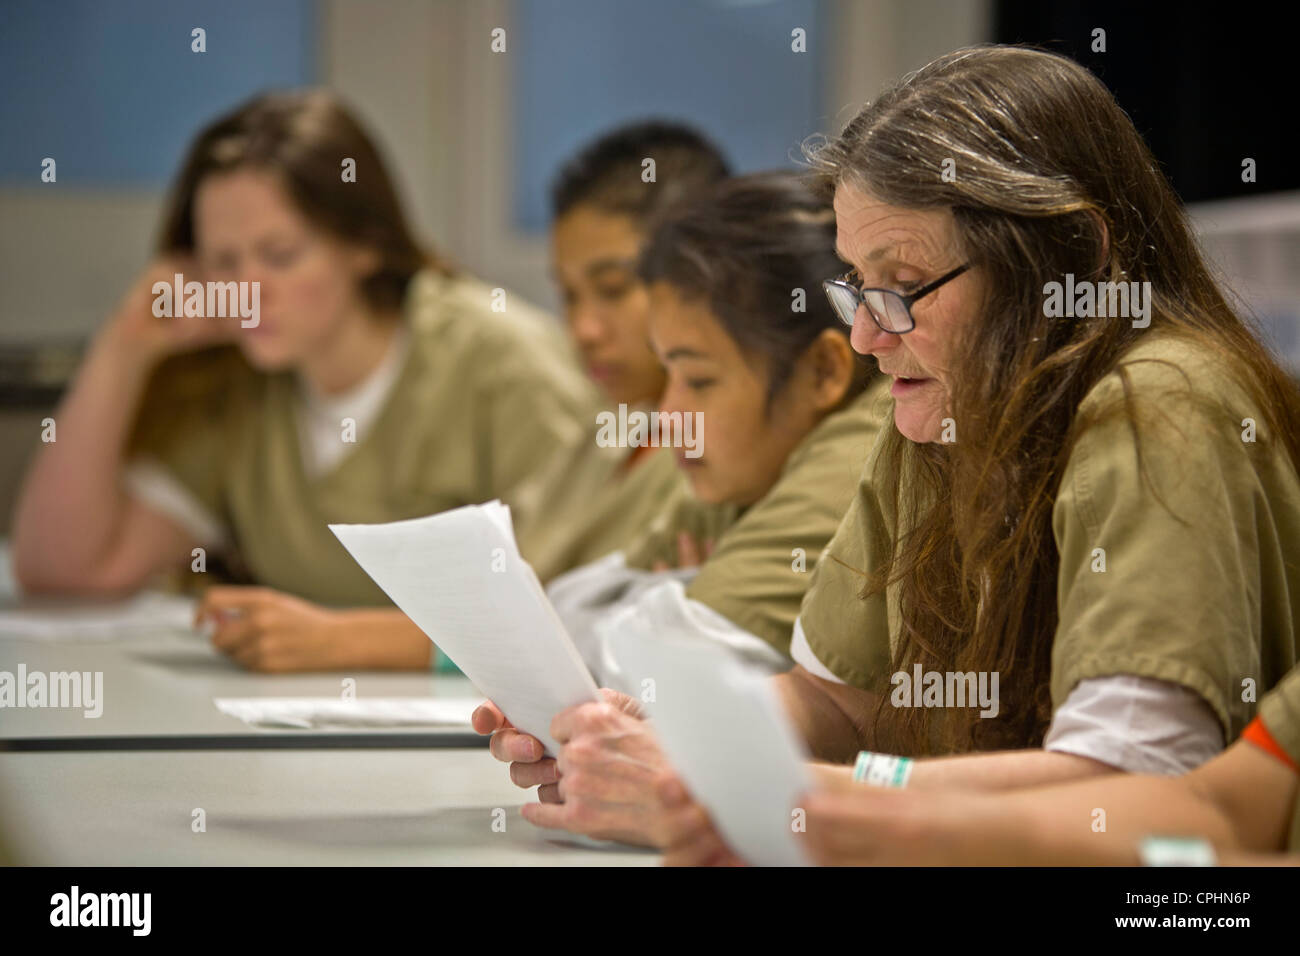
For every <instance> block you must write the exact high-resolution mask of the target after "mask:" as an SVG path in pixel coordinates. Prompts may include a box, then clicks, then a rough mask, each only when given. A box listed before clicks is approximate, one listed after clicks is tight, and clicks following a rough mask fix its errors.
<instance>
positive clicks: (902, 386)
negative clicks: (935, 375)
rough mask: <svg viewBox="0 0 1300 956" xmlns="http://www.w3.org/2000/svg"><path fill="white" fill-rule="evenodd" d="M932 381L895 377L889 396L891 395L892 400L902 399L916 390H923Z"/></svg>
mask: <svg viewBox="0 0 1300 956" xmlns="http://www.w3.org/2000/svg"><path fill="white" fill-rule="evenodd" d="M933 381H934V379H932V378H904V377H903V376H901V375H896V376H895V377H894V384H893V385H892V386H891V387H890V389H889V394H890V395H893V396H894V398H903V397H904V396H906V395H909V394H911V393H912V392H914V391H916V390H917V389H918V388H924V387H925V386H926V385H928V384H930V383H931V382H933Z"/></svg>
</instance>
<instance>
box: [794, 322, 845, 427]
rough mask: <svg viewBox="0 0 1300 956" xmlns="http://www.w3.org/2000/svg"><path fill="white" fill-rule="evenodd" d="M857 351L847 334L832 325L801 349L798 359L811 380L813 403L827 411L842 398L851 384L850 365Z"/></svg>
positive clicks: (814, 405) (841, 400) (815, 406)
mask: <svg viewBox="0 0 1300 956" xmlns="http://www.w3.org/2000/svg"><path fill="white" fill-rule="evenodd" d="M856 361H857V353H856V352H854V351H853V346H851V345H849V339H848V336H846V335H844V334H843V333H841V332H837V331H836V330H834V329H823V330H822V331H821V333H820V334H819V335H818V336H817V338H815V339H813V342H812V344H811V345H810V346H808V348H807V349H806V350H805V351H804V354H803V357H802V358H801V359H800V363H801V364H803V365H804V366H805V374H806V376H807V380H808V381H810V382H811V383H812V400H813V407H814V408H816V409H817V411H819V412H823V413H825V412H829V411H832V410H833V409H835V408H837V407H838V406H839V405H840V403H841V402H843V401H844V396H845V395H847V394H848V391H849V388H850V386H851V385H852V384H853V366H854V363H855V362H856Z"/></svg>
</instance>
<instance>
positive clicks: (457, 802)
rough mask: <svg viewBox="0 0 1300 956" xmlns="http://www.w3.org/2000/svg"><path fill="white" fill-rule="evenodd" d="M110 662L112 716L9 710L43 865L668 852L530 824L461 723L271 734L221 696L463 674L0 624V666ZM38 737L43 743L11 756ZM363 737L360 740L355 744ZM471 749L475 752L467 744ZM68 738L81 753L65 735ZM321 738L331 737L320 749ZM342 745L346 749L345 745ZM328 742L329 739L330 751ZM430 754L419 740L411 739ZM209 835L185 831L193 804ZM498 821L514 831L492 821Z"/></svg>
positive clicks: (423, 681)
mask: <svg viewBox="0 0 1300 956" xmlns="http://www.w3.org/2000/svg"><path fill="white" fill-rule="evenodd" d="M19 663H23V664H25V665H26V668H27V670H28V672H29V673H31V672H35V671H42V672H45V673H50V672H57V671H71V670H79V671H91V672H94V671H101V672H102V673H103V675H104V678H103V679H104V683H103V696H104V706H103V714H102V716H100V717H99V718H93V719H92V718H88V717H86V716H84V714H83V713H82V712H81V711H80V710H56V709H50V708H41V709H30V708H16V709H11V708H4V709H0V845H3V846H4V847H5V849H6V850H7V851H8V852H9V853H11V854H14V855H15V856H16V858H17V860H18V861H19V862H22V863H34V864H48V865H94V866H100V865H148V864H159V865H168V864H182V865H213V864H217V865H238V864H250V865H285V864H291V865H298V864H308V865H387V864H410V865H428V864H483V865H489V864H496V865H524V866H528V865H552V864H554V865H648V864H655V863H657V862H658V860H659V856H658V854H655V853H651V852H648V851H643V850H638V849H636V848H631V847H624V846H617V845H609V844H598V843H596V842H595V841H587V840H581V839H578V838H570V837H567V836H565V835H564V834H556V833H552V832H550V831H544V830H540V829H537V828H536V827H533V826H532V825H531V824H529V823H527V822H526V821H524V820H523V818H522V817H520V816H519V809H518V808H519V806H520V805H522V804H523V803H526V802H530V801H532V800H535V799H536V796H535V794H534V792H532V791H524V790H520V789H519V788H517V787H515V786H514V785H513V784H512V783H511V782H510V778H509V774H508V771H507V769H506V767H505V766H504V765H503V764H501V763H498V762H497V761H496V760H494V759H493V758H492V756H491V755H490V754H489V753H488V752H487V750H486V740H485V738H481V737H477V736H476V735H473V734H472V733H471V732H466V731H465V730H464V729H454V730H451V729H448V730H444V729H440V728H437V729H434V728H425V729H419V730H391V731H385V732H384V734H382V735H379V736H381V737H382V738H383V739H382V740H376V739H375V736H374V735H362V736H348V732H342V731H307V730H302V731H298V730H293V731H283V732H275V733H269V732H267V731H264V730H259V729H256V728H253V727H250V726H248V725H246V724H244V723H243V722H242V721H240V720H237V719H235V718H233V717H229V716H227V715H225V714H222V713H221V712H220V711H218V710H217V709H216V707H215V706H214V704H213V702H212V701H213V698H214V697H254V696H266V697H294V696H303V697H335V696H338V695H339V694H340V693H341V689H342V681H343V679H344V678H345V677H351V678H353V679H355V680H356V694H357V696H358V697H359V698H361V697H366V696H371V697H401V696H427V695H429V694H434V695H441V696H447V697H469V696H474V688H473V686H472V685H471V684H470V683H469V681H468V680H466V679H465V678H463V677H435V676H433V675H431V674H422V673H377V672H358V673H354V674H353V673H337V674H301V675H287V676H268V675H258V674H250V673H248V672H246V671H244V670H242V669H241V668H239V667H238V666H236V665H235V664H233V663H231V662H230V661H229V660H227V659H226V658H224V657H223V656H222V655H220V654H218V653H217V652H215V651H214V650H213V649H212V648H211V647H210V646H209V645H208V644H207V643H206V641H204V640H203V639H201V638H199V637H196V636H193V635H190V634H183V633H175V634H155V635H153V636H147V637H138V638H129V639H124V640H114V641H109V642H100V643H86V642H81V643H65V642H58V641H56V642H45V641H33V640H25V639H18V638H15V637H13V636H5V635H3V634H0V670H4V671H10V672H11V673H16V672H17V665H18V664H19ZM33 742H36V743H38V744H40V745H41V746H40V747H39V748H37V749H17V750H16V749H14V748H15V746H16V745H23V744H31V743H33ZM358 742H363V743H365V744H366V746H365V747H364V748H360V747H357V746H356V744H357V743H358ZM466 743H469V744H472V745H473V748H472V749H469V748H466V747H464V746H463V745H464V744H466ZM66 744H70V745H71V749H67V748H66V747H64V746H61V745H66ZM325 745H329V746H328V747H325ZM340 745H342V746H340ZM323 747H324V748H325V749H321V748H323ZM415 748H420V749H415ZM196 809H202V810H203V811H204V814H205V824H206V831H205V832H202V833H196V832H194V831H193V830H192V829H191V827H192V824H193V820H194V811H195V810H196ZM502 819H504V822H505V829H504V832H498V831H499V830H500V823H499V822H498V823H497V827H496V829H494V828H493V823H494V821H500V820H502Z"/></svg>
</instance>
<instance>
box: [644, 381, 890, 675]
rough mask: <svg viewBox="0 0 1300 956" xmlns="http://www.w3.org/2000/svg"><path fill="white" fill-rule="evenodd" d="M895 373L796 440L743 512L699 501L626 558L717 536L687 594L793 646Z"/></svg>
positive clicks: (648, 562)
mask: <svg viewBox="0 0 1300 956" xmlns="http://www.w3.org/2000/svg"><path fill="white" fill-rule="evenodd" d="M887 389H888V381H887V380H885V379H877V380H875V381H874V382H873V383H872V384H871V386H869V387H868V388H867V390H866V391H864V392H863V393H862V394H861V395H859V396H857V397H856V398H855V399H854V400H853V401H852V402H850V403H849V404H848V405H846V406H845V407H844V408H842V409H840V410H839V411H836V412H834V413H832V414H830V415H828V416H826V418H824V419H823V420H822V421H821V422H819V423H818V425H817V427H816V428H814V429H813V430H812V431H811V432H809V433H808V435H807V436H805V438H804V439H803V441H802V442H800V443H799V445H798V446H796V447H795V450H794V451H793V452H792V453H791V454H790V457H789V459H787V461H786V463H785V467H784V468H783V469H782V471H781V475H780V477H779V478H778V479H777V482H776V484H775V485H773V486H772V489H771V490H770V491H769V492H768V493H767V494H766V495H764V496H763V498H762V499H760V500H759V501H757V502H756V503H754V504H753V505H751V506H750V507H749V508H747V509H746V510H745V512H744V513H743V514H741V515H740V516H739V517H735V515H734V512H732V513H728V512H727V511H726V510H725V509H722V510H719V509H712V510H709V509H702V508H701V507H700V506H699V505H697V504H695V503H693V502H687V503H684V504H683V505H681V506H679V507H678V508H677V509H676V510H675V512H674V513H672V514H671V515H666V516H665V517H664V520H662V521H660V522H659V523H658V524H657V526H656V527H655V528H654V529H653V530H652V532H651V533H650V534H649V535H647V537H646V539H645V540H644V541H642V542H641V543H640V544H639V545H638V546H637V547H635V548H633V550H632V551H631V553H630V554H629V555H628V561H627V563H628V565H629V566H630V567H636V568H651V567H653V566H654V564H655V563H656V562H659V561H662V562H665V563H666V564H668V565H669V566H672V567H675V566H676V565H677V535H678V532H679V531H681V530H686V531H688V532H689V533H690V534H691V536H692V538H693V539H694V540H695V541H697V542H700V543H702V542H705V541H713V542H714V550H713V553H712V555H710V556H709V557H708V559H707V560H705V561H704V563H703V564H702V565H701V566H700V571H699V574H698V575H697V576H696V577H695V578H694V579H693V580H692V581H691V583H690V584H689V585H688V586H687V588H686V596H687V597H688V598H691V599H693V600H696V601H699V602H700V603H701V604H705V605H708V606H709V607H711V608H713V610H715V611H717V612H718V613H719V614H721V615H723V616H724V617H726V618H728V619H729V620H731V621H732V622H733V623H734V624H736V625H738V626H739V627H742V628H744V629H745V630H747V631H749V632H750V633H751V634H754V635H755V636H757V637H760V638H762V639H763V640H765V641H767V642H768V643H769V644H771V645H772V646H773V647H775V648H776V649H777V650H779V651H780V652H781V653H783V654H786V655H787V656H788V655H789V653H790V636H791V632H792V630H793V628H794V621H795V618H796V617H797V616H798V613H799V606H800V602H801V600H802V599H803V595H804V591H805V590H807V588H808V583H809V581H810V579H811V576H812V572H813V569H814V567H815V565H816V563H817V558H818V556H819V555H820V554H821V553H822V550H823V548H824V547H825V546H826V543H827V542H828V541H829V540H830V538H831V535H832V534H834V533H835V529H836V527H837V526H838V525H839V523H840V519H841V518H842V517H843V515H844V512H845V510H846V509H847V508H848V506H849V502H850V500H851V499H852V497H853V492H854V489H855V488H856V487H857V484H858V477H859V475H860V474H861V470H862V461H863V459H864V458H865V456H866V454H867V451H868V449H870V448H871V446H872V444H873V442H874V441H875V438H876V434H877V432H878V431H879V430H880V429H881V427H882V426H883V425H884V424H886V423H887V422H889V421H890V420H891V419H890V417H889V416H890V415H891V412H892V405H891V404H890V402H889V396H888V391H887Z"/></svg>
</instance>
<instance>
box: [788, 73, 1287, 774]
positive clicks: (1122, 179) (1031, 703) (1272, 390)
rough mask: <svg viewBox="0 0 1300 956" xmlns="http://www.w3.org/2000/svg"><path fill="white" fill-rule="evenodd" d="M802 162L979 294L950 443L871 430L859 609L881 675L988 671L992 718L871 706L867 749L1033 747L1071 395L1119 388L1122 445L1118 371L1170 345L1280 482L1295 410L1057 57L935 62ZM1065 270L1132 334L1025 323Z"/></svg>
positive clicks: (1113, 116)
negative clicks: (1207, 380) (889, 521)
mask: <svg viewBox="0 0 1300 956" xmlns="http://www.w3.org/2000/svg"><path fill="white" fill-rule="evenodd" d="M808 152H809V157H810V159H811V161H812V162H813V164H814V166H815V167H816V168H818V169H819V170H820V171H821V172H822V173H823V174H824V175H826V177H827V178H828V179H829V181H830V182H831V183H832V184H833V185H836V186H838V185H840V184H849V185H852V186H854V187H856V188H858V189H861V190H864V191H865V192H867V193H869V194H870V195H872V196H873V197H875V198H878V199H880V200H882V201H884V202H886V203H889V204H892V205H896V206H900V207H905V208H911V209H937V208H947V209H950V210H951V211H952V214H953V217H954V221H955V227H956V234H957V240H958V242H959V243H960V245H961V246H962V249H963V253H964V255H965V256H966V257H967V259H969V261H970V262H971V263H972V265H973V266H974V267H975V268H976V269H978V270H980V271H981V272H982V276H983V278H984V281H985V288H986V290H987V291H986V294H985V298H984V301H983V302H982V303H981V305H980V315H979V317H978V319H977V321H975V322H973V323H971V324H970V332H969V334H965V335H962V336H960V337H959V340H958V341H957V342H955V343H954V348H955V352H954V356H953V358H952V360H951V361H950V363H949V365H950V367H951V368H954V369H963V368H965V369H978V370H979V374H978V375H965V376H962V375H960V374H958V375H956V376H954V379H955V380H954V381H953V382H952V383H951V385H950V387H951V395H950V398H951V414H952V416H953V418H954V419H955V421H956V422H957V423H959V427H960V429H961V434H960V435H959V436H958V440H957V442H955V443H953V444H944V445H938V444H927V445H918V444H914V443H912V442H909V441H907V440H906V439H904V438H902V436H901V435H899V434H898V432H897V431H896V430H895V429H891V430H890V434H889V436H888V439H887V441H888V446H887V447H886V448H885V449H884V457H883V459H882V464H883V467H882V469H881V471H879V472H878V473H877V478H878V479H879V480H880V481H881V482H882V489H883V490H882V494H884V495H886V496H888V498H889V499H892V500H893V502H894V504H895V506H896V508H897V511H896V514H898V516H899V521H900V528H905V529H907V530H906V532H905V533H903V534H902V535H901V536H900V537H897V538H896V539H895V541H894V544H893V552H892V557H891V560H890V562H889V565H888V567H886V568H884V569H883V570H882V573H880V574H878V575H876V576H875V578H874V580H872V581H871V582H870V583H869V584H868V588H867V593H878V592H879V591H881V590H883V589H885V588H886V587H887V586H896V587H897V589H898V591H897V593H898V599H899V610H900V613H901V631H900V633H899V634H898V635H897V639H896V640H895V641H894V642H893V643H894V651H893V661H892V664H893V666H894V668H895V670H904V671H909V672H910V671H911V669H912V668H913V667H914V666H915V665H916V664H918V663H919V664H921V665H922V669H923V670H927V671H928V670H938V671H941V672H942V671H961V672H965V671H976V672H980V671H986V672H996V673H998V674H999V680H1000V690H1001V694H1000V697H1001V701H1000V705H1001V713H1000V716H999V717H998V718H996V719H989V720H981V719H979V718H978V717H976V716H975V711H974V710H973V709H963V708H935V709H930V708H910V707H909V708H891V707H888V706H887V697H888V695H887V694H885V695H882V698H881V702H880V706H879V707H878V708H877V714H876V717H877V721H876V726H877V727H878V728H879V733H878V736H879V737H880V738H881V739H882V740H883V741H885V742H886V744H887V745H888V746H889V747H891V748H893V749H895V750H897V751H898V752H902V753H922V754H923V753H933V752H950V751H962V750H967V749H991V748H994V747H1005V746H1010V747H1026V746H1036V745H1038V744H1039V743H1040V742H1041V740H1042V737H1043V734H1044V732H1045V730H1046V727H1047V724H1048V722H1049V719H1050V714H1051V703H1050V697H1049V693H1048V690H1049V679H1050V672H1051V647H1052V638H1053V635H1054V633H1055V630H1056V626H1057V623H1058V609H1057V605H1056V594H1057V591H1056V584H1057V573H1058V570H1059V556H1058V554H1057V551H1056V546H1055V541H1054V538H1053V535H1052V508H1053V504H1054V501H1055V499H1056V495H1057V492H1058V490H1059V485H1060V481H1061V477H1062V474H1063V472H1064V470H1065V467H1066V463H1067V462H1068V460H1069V457H1070V454H1071V451H1072V448H1073V444H1074V441H1075V440H1076V438H1077V436H1078V434H1079V433H1080V432H1081V431H1082V430H1083V429H1084V427H1086V426H1087V425H1088V424H1090V422H1084V421H1083V420H1082V419H1081V417H1080V416H1079V414H1078V409H1079V405H1080V403H1081V402H1082V400H1083V399H1084V397H1085V395H1087V393H1088V392H1089V390H1090V389H1092V388H1093V386H1094V385H1096V384H1097V383H1098V382H1099V381H1101V379H1102V378H1103V377H1105V376H1106V375H1108V374H1110V373H1113V372H1118V374H1119V376H1120V381H1121V384H1122V385H1123V391H1124V393H1125V399H1126V400H1125V402H1124V403H1123V408H1122V409H1120V412H1121V413H1122V414H1124V415H1125V417H1127V419H1128V420H1129V424H1130V427H1131V429H1132V434H1133V437H1134V439H1135V440H1137V439H1138V438H1139V425H1140V424H1141V423H1140V421H1139V419H1140V418H1145V416H1140V415H1139V414H1138V413H1137V412H1138V405H1137V403H1136V402H1135V401H1134V395H1133V394H1131V392H1130V381H1129V379H1128V377H1127V372H1126V369H1125V367H1124V363H1123V362H1122V361H1121V359H1122V357H1123V356H1124V354H1125V352H1127V351H1128V350H1129V349H1130V348H1131V347H1132V346H1134V345H1135V344H1136V343H1137V342H1138V341H1139V339H1140V337H1141V335H1142V334H1143V333H1144V332H1155V331H1162V332H1165V333H1171V334H1173V335H1176V336H1179V337H1181V338H1184V339H1187V340H1191V341H1192V342H1194V343H1196V344H1197V346H1198V347H1199V348H1201V349H1203V350H1204V351H1205V352H1206V353H1207V354H1210V355H1213V356H1215V358H1216V360H1217V361H1218V362H1220V363H1221V366H1222V367H1223V368H1225V369H1227V370H1228V371H1229V373H1230V374H1231V375H1232V376H1233V378H1234V380H1235V381H1237V382H1239V383H1241V384H1242V385H1244V387H1245V388H1246V389H1247V392H1248V394H1249V395H1250V397H1251V398H1252V399H1253V400H1254V401H1255V402H1256V403H1257V408H1258V409H1259V410H1260V414H1261V416H1262V418H1263V420H1264V421H1265V422H1267V425H1261V430H1260V433H1261V436H1262V435H1263V433H1264V432H1265V431H1268V432H1269V433H1270V436H1271V438H1273V439H1277V440H1280V442H1281V444H1282V447H1283V448H1284V449H1285V451H1286V453H1288V454H1289V456H1290V459H1291V461H1292V463H1293V464H1300V397H1298V396H1297V392H1296V388H1295V385H1294V383H1293V382H1292V381H1291V380H1290V379H1289V378H1288V376H1287V375H1286V373H1285V372H1284V371H1283V370H1282V369H1281V368H1280V367H1279V366H1278V364H1277V363H1276V362H1275V361H1274V359H1273V358H1272V357H1271V356H1270V355H1269V353H1268V352H1267V350H1266V349H1265V348H1264V347H1263V346H1262V345H1261V344H1260V342H1259V341H1258V339H1257V338H1256V337H1255V335H1254V334H1252V331H1251V329H1250V328H1249V327H1248V325H1247V322H1246V320H1245V318H1244V317H1243V316H1242V315H1241V314H1239V313H1238V312H1237V310H1236V309H1234V307H1233V306H1232V305H1231V304H1230V303H1229V301H1228V299H1227V298H1226V297H1225V295H1224V293H1223V291H1222V290H1221V289H1220V287H1219V286H1218V285H1217V284H1216V281H1215V279H1214V278H1213V277H1212V275H1211V273H1210V271H1209V269H1208V268H1207V266H1206V263H1205V261H1204V258H1203V256H1202V254H1201V252H1200V250H1199V249H1198V246H1197V243H1196V240H1195V238H1194V236H1193V233H1192V230H1191V228H1190V227H1189V224H1188V221H1187V217H1186V215H1185V213H1184V211H1183V209H1182V208H1181V207H1180V205H1179V202H1178V199H1177V197H1176V195H1175V193H1174V191H1173V189H1172V187H1171V186H1170V184H1169V182H1168V181H1167V179H1166V178H1165V176H1164V175H1163V174H1162V173H1161V171H1160V170H1159V167H1158V166H1157V164H1156V162H1155V160H1154V158H1153V157H1152V155H1151V153H1150V151H1149V150H1148V149H1147V147H1146V145H1145V143H1144V142H1143V141H1142V138H1141V136H1140V135H1139V134H1138V132H1137V130H1136V129H1135V128H1134V126H1133V124H1132V122H1131V121H1130V120H1129V118H1128V116H1127V115H1126V114H1125V113H1124V112H1123V111H1122V110H1121V109H1120V107H1119V105H1118V104H1117V103H1116V102H1115V100H1114V98H1113V97H1112V96H1111V94H1110V92H1109V91H1108V90H1107V89H1106V87H1105V86H1104V85H1103V84H1102V83H1101V82H1100V81H1099V80H1098V79H1097V78H1096V77H1095V76H1093V75H1092V74H1091V73H1090V72H1088V70H1086V69H1085V68H1083V67H1082V66H1080V65H1078V64H1077V63H1075V62H1073V61H1071V60H1069V59H1067V58H1065V57H1062V56H1058V55H1055V54H1052V53H1048V52H1044V51H1040V50H1035V49H1030V48H1025V47H976V48H970V49H963V50H958V51H955V52H953V53H950V54H947V55H945V56H942V57H940V58H938V59H937V60H935V61H934V62H932V63H930V64H929V65H927V66H926V67H924V68H923V69H921V70H919V71H917V72H916V73H913V74H911V75H909V76H906V77H904V78H903V79H902V80H901V81H900V82H898V84H897V85H895V86H893V87H892V88H890V89H889V90H887V91H886V92H884V93H883V94H882V95H881V96H880V97H879V98H878V99H876V100H875V101H874V102H872V103H870V104H869V105H868V106H867V107H865V108H864V109H863V110H862V111H861V112H860V113H859V114H858V115H857V116H856V117H854V118H853V120H852V121H851V122H849V124H848V125H847V126H846V127H845V129H844V130H843V132H842V133H841V134H840V135H839V136H838V137H837V138H835V139H833V140H831V141H830V142H828V143H826V144H825V145H823V146H821V148H817V147H816V146H810V147H809V151H808ZM945 170H947V171H949V172H951V173H953V174H955V175H949V176H946V177H945V175H944V172H945ZM1066 273H1073V274H1075V275H1076V276H1078V277H1079V278H1081V279H1089V280H1095V281H1107V282H1121V281H1124V282H1150V283H1151V293H1152V295H1151V299H1152V309H1151V324H1150V328H1149V329H1141V328H1134V327H1133V326H1132V324H1131V323H1130V322H1126V321H1121V322H1117V321H1115V320H1114V319H1106V318H1094V319H1071V320H1069V321H1062V320H1060V319H1054V318H1050V317H1048V316H1046V315H1045V309H1044V307H1043V290H1044V286H1045V284H1046V283H1048V282H1052V281H1057V282H1059V281H1061V279H1062V277H1063V276H1064V274H1066ZM1263 440H1264V439H1263V438H1262V437H1261V441H1263ZM1138 460H1139V465H1140V463H1141V447H1140V444H1139V446H1138ZM904 475H905V476H906V477H902V476H904ZM891 711H892V713H891Z"/></svg>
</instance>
